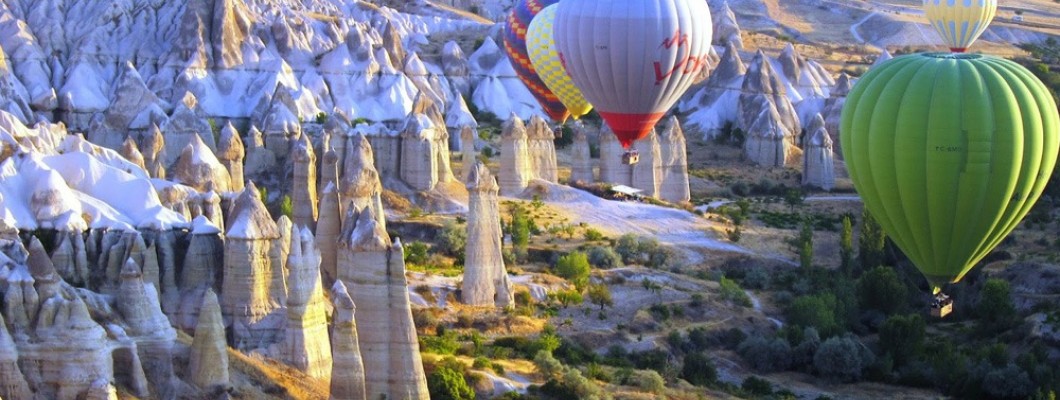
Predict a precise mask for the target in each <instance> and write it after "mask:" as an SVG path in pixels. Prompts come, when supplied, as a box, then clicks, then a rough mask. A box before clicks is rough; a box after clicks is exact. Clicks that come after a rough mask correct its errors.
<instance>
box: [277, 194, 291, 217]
mask: <svg viewBox="0 0 1060 400" xmlns="http://www.w3.org/2000/svg"><path fill="white" fill-rule="evenodd" d="M280 214H281V215H286V216H287V218H293V217H294V203H292V202H291V196H288V195H286V194H285V195H283V198H281V199H280Z"/></svg>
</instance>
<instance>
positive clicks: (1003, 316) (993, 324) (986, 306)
mask: <svg viewBox="0 0 1060 400" xmlns="http://www.w3.org/2000/svg"><path fill="white" fill-rule="evenodd" d="M1011 291H1012V290H1011V288H1010V287H1009V284H1008V281H1005V280H1001V279H997V278H991V279H988V280H987V281H986V284H984V285H983V290H982V291H981V292H980V294H979V303H977V304H976V306H975V314H976V316H978V317H979V329H980V331H981V332H982V333H983V334H993V333H997V332H1001V331H1003V330H1005V329H1008V328H1010V327H1011V326H1012V325H1013V322H1014V321H1015V319H1014V316H1015V315H1016V306H1015V305H1014V304H1013V303H1012V294H1011Z"/></svg>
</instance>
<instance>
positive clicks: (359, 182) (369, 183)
mask: <svg viewBox="0 0 1060 400" xmlns="http://www.w3.org/2000/svg"><path fill="white" fill-rule="evenodd" d="M373 160H374V155H373V150H372V145H371V143H369V142H368V139H367V138H366V137H364V135H361V134H356V135H354V136H353V137H352V138H350V140H349V141H348V143H347V144H346V158H345V165H344V166H343V168H342V182H341V186H340V188H341V191H340V192H339V215H340V216H342V215H345V214H346V212H347V211H348V209H349V208H350V207H353V209H355V210H356V209H361V208H364V207H369V208H371V209H372V211H373V212H374V213H375V215H376V216H377V217H378V222H379V224H380V225H382V226H383V228H384V229H386V224H385V222H384V220H383V217H382V216H383V201H382V193H383V185H382V183H381V182H380V177H379V172H378V171H377V170H376V169H375V161H373Z"/></svg>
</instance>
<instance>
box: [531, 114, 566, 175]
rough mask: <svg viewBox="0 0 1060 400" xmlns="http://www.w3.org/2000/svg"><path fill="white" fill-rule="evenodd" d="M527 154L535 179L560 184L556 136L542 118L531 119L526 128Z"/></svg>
mask: <svg viewBox="0 0 1060 400" xmlns="http://www.w3.org/2000/svg"><path fill="white" fill-rule="evenodd" d="M526 136H527V140H526V143H527V146H526V147H527V154H528V156H529V158H530V170H531V171H533V177H534V178H537V179H541V180H545V181H549V182H552V183H557V182H559V169H558V168H557V167H556V144H555V142H553V140H554V139H555V137H556V136H555V134H554V133H553V132H552V128H549V126H548V123H547V122H545V120H544V119H542V118H541V117H540V116H537V115H534V116H533V117H530V124H529V125H527V127H526Z"/></svg>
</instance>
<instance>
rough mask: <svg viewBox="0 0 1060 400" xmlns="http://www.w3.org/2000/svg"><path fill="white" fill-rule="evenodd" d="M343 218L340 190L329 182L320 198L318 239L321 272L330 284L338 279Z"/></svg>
mask: <svg viewBox="0 0 1060 400" xmlns="http://www.w3.org/2000/svg"><path fill="white" fill-rule="evenodd" d="M341 218H342V214H341V213H340V212H339V192H338V188H337V187H336V186H335V184H334V183H331V182H328V183H327V186H325V187H324V192H323V193H322V194H321V196H320V221H319V222H318V223H317V228H316V237H317V243H318V247H319V248H320V271H321V273H322V274H323V276H324V279H325V280H326V282H329V283H330V282H334V281H335V279H338V275H337V273H336V269H335V260H336V257H338V246H337V243H338V239H339V232H340V231H341V230H342V224H341V222H342V220H341Z"/></svg>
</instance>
